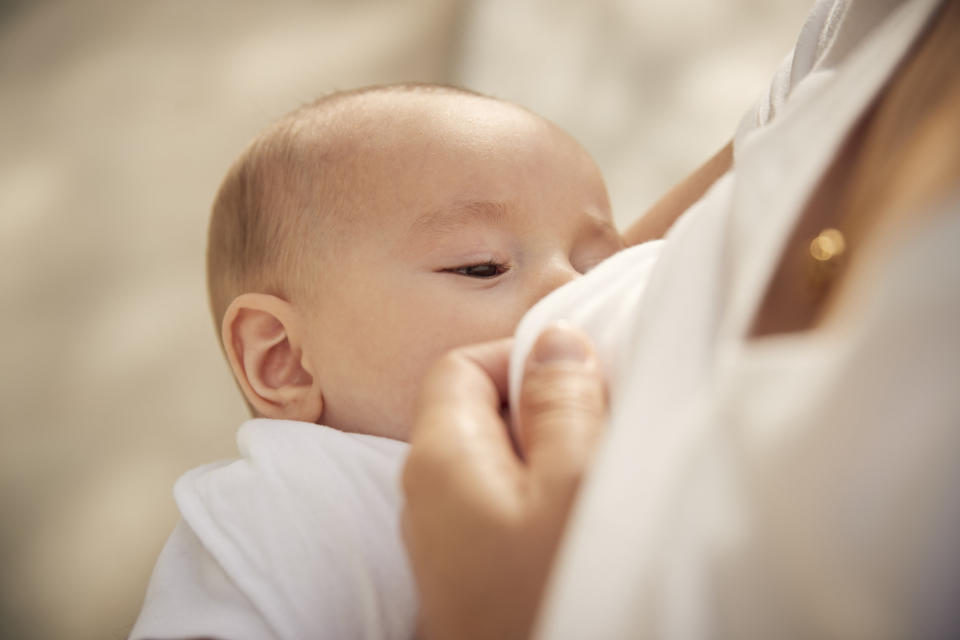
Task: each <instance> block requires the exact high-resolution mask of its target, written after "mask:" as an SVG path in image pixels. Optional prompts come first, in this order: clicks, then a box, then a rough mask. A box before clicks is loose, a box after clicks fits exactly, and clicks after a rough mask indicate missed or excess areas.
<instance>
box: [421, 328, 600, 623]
mask: <svg viewBox="0 0 960 640" xmlns="http://www.w3.org/2000/svg"><path fill="white" fill-rule="evenodd" d="M510 344H511V341H510V340H509V339H508V340H500V341H496V342H489V343H485V344H480V345H474V346H471V347H466V348H462V349H458V350H455V351H453V352H451V353H449V354H448V355H446V356H444V357H443V358H442V359H440V360H439V361H438V362H437V363H436V364H435V365H434V366H433V368H432V369H431V370H430V372H429V373H428V374H427V376H426V378H425V381H424V385H423V388H422V390H421V393H420V397H419V400H418V404H417V412H416V418H415V423H414V427H413V432H412V434H411V450H410V456H409V458H408V460H407V464H406V467H405V469H404V474H403V484H404V490H405V492H406V498H407V501H406V508H405V512H404V523H403V525H404V535H405V537H406V542H407V548H408V550H409V552H410V558H411V562H412V564H413V570H414V574H415V576H416V581H417V586H418V587H419V591H420V598H421V631H422V632H423V634H424V635H425V637H427V638H432V639H442V638H456V639H458V640H459V639H470V638H483V639H489V638H497V639H509V638H525V637H527V636H528V635H529V633H530V631H531V627H532V625H533V622H534V616H535V614H536V611H537V606H538V604H539V602H540V599H541V595H542V592H543V588H544V585H545V583H546V579H547V575H548V573H549V570H550V565H551V562H552V560H553V556H554V554H555V552H556V550H557V546H558V544H559V541H560V536H561V534H562V531H563V527H564V523H565V521H566V519H567V514H568V513H569V511H570V507H571V505H572V504H573V500H574V497H575V496H576V492H577V488H578V487H579V485H580V480H581V478H582V477H583V474H584V471H585V469H586V468H587V465H588V463H589V460H590V457H591V453H592V452H593V450H594V447H595V444H596V443H597V441H598V439H599V434H600V431H601V428H602V426H603V421H604V414H605V411H606V397H605V391H604V385H603V381H602V380H601V376H600V373H599V370H598V367H597V362H596V357H595V356H594V353H593V349H592V347H591V346H590V344H589V342H588V340H587V339H586V337H585V336H583V334H581V333H580V332H578V331H576V330H574V329H571V328H569V327H561V326H557V327H553V328H550V329H548V330H547V331H545V332H544V333H543V335H541V336H540V339H539V340H538V341H537V343H536V345H534V348H533V351H532V353H531V355H530V357H529V359H528V361H527V365H526V372H525V375H524V382H523V389H522V391H521V398H520V406H519V408H518V409H519V411H518V416H519V422H520V424H519V425H518V427H519V428H518V436H519V438H518V439H519V440H520V442H519V447H520V449H521V451H522V452H523V459H522V460H521V459H520V458H519V457H518V456H517V454H516V453H515V450H514V447H513V444H512V442H511V440H510V436H509V434H508V430H507V426H506V424H505V422H504V419H503V417H502V407H503V405H504V401H505V398H506V393H507V363H508V359H509V351H510Z"/></svg>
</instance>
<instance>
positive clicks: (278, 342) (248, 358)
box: [221, 293, 323, 422]
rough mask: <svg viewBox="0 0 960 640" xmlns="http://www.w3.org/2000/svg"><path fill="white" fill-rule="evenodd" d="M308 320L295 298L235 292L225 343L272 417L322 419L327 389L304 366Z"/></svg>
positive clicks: (237, 373)
mask: <svg viewBox="0 0 960 640" xmlns="http://www.w3.org/2000/svg"><path fill="white" fill-rule="evenodd" d="M302 325H303V323H302V321H301V318H300V315H299V313H297V310H296V309H295V308H294V307H293V305H291V304H290V303H289V302H286V301H285V300H281V299H280V298H277V297H276V296H271V295H267V294H265V293H244V294H242V295H239V296H237V297H236V298H234V300H233V302H231V303H230V306H229V307H227V311H226V313H225V314H224V316H223V325H222V327H221V331H222V336H223V347H224V350H225V351H226V354H227V360H229V362H230V368H231V369H233V375H234V377H236V379H237V383H238V384H239V385H240V389H241V390H242V391H243V394H244V395H245V396H246V398H247V401H248V402H249V403H250V405H251V406H252V407H253V408H254V410H255V411H256V412H257V413H258V414H260V415H262V416H264V417H267V418H282V419H286V420H302V421H304V422H316V421H318V420H319V419H320V414H321V413H322V411H323V395H322V394H321V393H320V389H319V385H318V384H317V382H316V380H315V378H314V377H313V376H312V375H310V372H309V371H307V369H305V368H304V358H303V339H304V338H303V327H302Z"/></svg>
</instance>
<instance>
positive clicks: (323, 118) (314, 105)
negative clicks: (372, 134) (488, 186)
mask: <svg viewBox="0 0 960 640" xmlns="http://www.w3.org/2000/svg"><path fill="white" fill-rule="evenodd" d="M411 91H418V92H447V93H460V94H464V95H472V96H478V97H486V96H482V94H478V93H476V92H473V91H469V90H467V89H461V88H458V87H452V86H446V85H437V84H420V83H404V84H392V85H380V86H373V87H364V88H361V89H354V90H350V91H340V92H336V93H332V94H329V95H326V96H324V97H322V98H319V99H318V100H315V101H313V102H311V103H309V104H306V105H304V106H302V107H300V108H299V109H296V110H294V111H292V112H291V113H289V114H287V115H286V116H284V117H283V118H281V119H280V120H279V121H277V122H276V123H274V124H273V125H271V126H270V127H268V128H267V129H266V130H264V131H263V132H262V133H261V134H260V135H258V136H257V137H256V138H255V139H254V140H253V141H252V142H251V143H250V144H249V145H248V146H247V148H246V149H245V150H244V151H243V153H241V154H240V157H239V158H237V160H236V161H235V162H234V163H233V165H232V166H231V167H230V170H229V171H228V172H227V175H226V177H225V178H224V180H223V183H222V184H221V185H220V189H219V191H218V193H217V196H216V199H215V200H214V203H213V210H212V213H211V217H210V227H209V232H208V239H207V287H208V292H209V295H210V307H211V311H212V313H213V320H214V324H215V326H216V330H217V334H218V335H220V323H221V322H222V321H223V315H224V313H225V312H226V309H227V306H229V304H230V302H231V301H232V300H233V299H234V298H236V297H237V296H238V295H240V294H242V293H246V292H259V293H269V294H272V295H276V296H278V297H281V298H284V299H290V297H291V296H293V295H297V294H298V293H300V291H299V290H298V287H300V286H302V285H303V283H304V282H306V281H307V280H308V278H306V277H305V276H304V274H302V273H300V270H301V269H302V266H301V265H302V264H303V262H304V258H305V257H306V256H308V255H315V254H310V253H309V252H310V251H311V250H313V251H314V252H315V251H316V246H315V245H316V242H317V240H318V238H320V237H322V234H323V226H324V225H323V224H322V223H323V222H324V221H329V220H330V219H331V217H336V216H335V214H337V213H338V212H339V211H340V210H342V209H349V205H350V200H349V195H350V191H351V189H352V187H353V185H355V184H356V183H357V181H358V178H359V176H357V175H355V169H354V168H353V167H352V166H351V165H352V163H351V162H350V159H351V157H352V154H351V151H352V145H351V134H352V133H354V132H352V131H351V130H350V128H351V121H350V119H349V117H343V116H344V115H347V114H349V110H350V107H351V104H352V99H353V98H357V97H360V96H364V95H369V94H374V93H390V92H411ZM321 253H322V252H321ZM321 259H322V256H321Z"/></svg>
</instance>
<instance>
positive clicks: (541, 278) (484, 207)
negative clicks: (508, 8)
mask: <svg viewBox="0 0 960 640" xmlns="http://www.w3.org/2000/svg"><path fill="white" fill-rule="evenodd" d="M360 117H361V118H368V117H369V119H370V122H371V123H373V124H374V126H373V127H372V128H371V131H376V134H375V135H369V136H365V137H364V139H363V141H362V143H361V146H362V149H361V151H360V152H359V155H358V156H356V157H357V158H358V159H359V160H358V163H359V164H358V166H359V167H361V168H359V169H357V171H359V172H361V173H362V178H361V180H360V184H358V186H357V189H359V190H360V191H358V196H359V199H358V201H359V202H361V203H362V204H361V206H358V207H356V209H358V211H357V212H356V213H355V214H354V216H353V217H352V218H350V219H349V220H346V221H345V222H344V223H341V224H342V226H343V227H344V229H343V230H342V232H338V233H337V238H338V239H337V240H336V244H335V246H334V247H332V255H333V256H334V259H333V260H328V261H326V262H332V264H330V265H326V264H325V265H324V268H323V271H322V272H321V271H320V269H319V268H318V269H317V272H316V274H315V276H313V277H314V280H315V282H316V283H317V284H316V295H315V296H314V299H313V300H312V301H310V302H309V304H307V305H306V307H305V308H304V312H305V313H306V317H307V319H308V322H309V323H310V324H309V326H310V335H309V336H308V342H307V344H306V345H305V349H306V350H309V352H310V353H309V355H310V359H311V361H312V362H313V363H315V370H316V371H317V375H318V376H319V377H320V388H321V390H322V392H323V399H324V411H323V415H322V416H321V422H323V423H324V424H327V425H330V426H333V427H336V428H339V429H343V430H345V431H355V432H361V433H372V434H376V435H383V436H388V437H392V438H398V439H406V437H407V434H408V431H409V428H410V423H411V417H412V409H413V404H414V401H415V397H416V392H417V388H418V386H419V383H420V380H421V378H422V376H423V374H424V373H425V370H426V368H427V367H428V366H429V364H430V363H431V361H433V360H434V359H435V358H436V357H437V356H439V355H441V354H442V353H443V352H445V351H447V350H449V349H451V348H453V347H456V346H460V345H464V344H470V343H474V342H480V341H484V340H489V339H493V338H499V337H504V336H509V335H512V333H513V331H514V329H515V327H516V325H517V322H518V321H519V320H520V318H521V316H522V315H523V314H524V312H525V311H527V309H529V308H530V307H531V306H532V305H533V304H534V303H535V302H537V300H539V299H540V298H541V297H543V296H544V295H545V294H547V293H549V292H550V291H552V290H553V289H555V288H556V287H558V286H560V285H562V284H564V283H565V282H568V281H569V280H571V279H572V278H575V277H577V276H578V275H580V274H582V273H584V272H586V271H587V270H589V269H590V268H592V267H593V266H594V265H596V264H597V263H599V262H600V261H601V260H603V259H604V258H607V257H608V256H610V255H611V254H613V253H615V252H616V251H617V250H619V249H620V248H621V247H622V246H623V245H622V241H621V238H620V236H619V234H618V233H617V231H616V229H615V228H614V226H613V219H612V216H611V213H610V205H609V202H608V199H607V193H606V189H605V187H604V184H603V180H602V178H601V176H600V173H599V171H598V169H597V167H596V166H595V165H594V163H593V161H592V160H591V159H590V157H589V156H588V155H587V153H586V152H585V151H584V150H583V149H582V148H581V147H580V146H579V145H578V144H577V143H576V142H575V141H574V140H573V139H572V138H571V137H570V136H568V135H567V134H565V133H564V132H562V131H561V130H559V129H557V128H556V127H554V126H553V125H551V124H549V123H547V122H545V121H543V120H541V119H539V118H537V117H535V116H533V115H531V114H529V113H527V112H525V111H523V110H521V109H519V108H517V107H514V106H511V105H507V104H502V103H499V102H496V101H493V100H489V99H483V98H474V97H470V96H462V95H446V94H429V93H420V92H413V93H403V94H395V95H389V96H386V97H385V96H375V97H374V98H371V99H370V100H369V101H368V102H366V103H364V107H363V109H362V110H361V116H360ZM381 120H383V121H389V122H391V123H392V124H391V125H389V126H382V125H381V126H379V127H377V126H375V125H376V123H377V122H379V121H381Z"/></svg>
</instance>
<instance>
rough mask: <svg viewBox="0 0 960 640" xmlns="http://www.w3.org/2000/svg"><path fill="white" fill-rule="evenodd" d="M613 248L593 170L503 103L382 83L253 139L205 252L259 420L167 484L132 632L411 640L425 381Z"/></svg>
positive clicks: (235, 367)
mask: <svg viewBox="0 0 960 640" xmlns="http://www.w3.org/2000/svg"><path fill="white" fill-rule="evenodd" d="M622 246H623V243H622V240H621V237H620V235H619V234H618V233H617V231H616V229H615V228H614V225H613V219H612V217H611V214H610V206H609V201H608V198H607V194H606V189H605V187H604V183H603V179H602V178H601V176H600V172H599V171H598V169H597V167H596V166H595V164H594V162H593V161H592V160H591V158H590V156H589V155H588V154H587V153H586V151H584V150H583V148H581V147H580V145H578V144H577V143H576V142H575V141H574V140H573V139H572V138H571V137H570V136H569V135H568V134H566V133H564V132H563V131H562V130H560V129H559V128H558V127H556V126H555V125H553V124H551V123H550V122H548V121H546V120H544V119H543V118H541V117H538V116H536V115H534V114H532V113H530V112H529V111H526V110H524V109H522V108H520V107H518V106H515V105H512V104H508V103H505V102H503V101H500V100H497V99H493V98H489V97H486V96H482V95H479V94H475V93H472V92H469V91H465V90H461V89H454V88H450V87H442V86H434V85H393V86H386V87H373V88H367V89H360V90H356V91H349V92H342V93H337V94H333V95H331V96H328V97H325V98H322V99H320V100H318V101H316V102H314V103H312V104H309V105H307V106H305V107H303V108H301V109H298V110H296V111H294V112H293V113H291V114H289V115H288V116H286V117H284V118H283V119H281V120H280V121H279V122H277V123H276V124H274V125H273V126H271V127H269V128H268V129H267V130H266V131H265V132H264V133H262V134H261V135H260V136H259V137H258V138H256V139H255V140H254V142H253V143H252V144H251V145H250V146H249V147H248V148H247V150H246V151H245V152H244V153H243V154H242V155H241V156H240V158H239V159H238V160H237V161H236V163H235V164H234V165H233V167H232V168H231V169H230V171H229V173H228V174H227V177H226V178H225V180H224V182H223V184H222V186H221V188H220V192H219V194H218V195H217V198H216V202H215V203H214V207H213V214H212V218H211V223H210V236H209V248H208V256H207V259H208V262H207V267H208V274H207V276H208V285H209V290H210V298H211V306H212V309H213V314H214V318H215V321H216V323H217V325H218V327H219V328H220V336H221V339H222V345H223V349H224V352H225V354H226V357H227V360H228V361H229V363H230V367H231V369H232V371H233V374H234V376H235V378H236V380H237V383H238V385H239V387H240V389H241V390H242V392H243V395H244V397H245V399H246V402H247V404H248V405H249V407H250V409H251V411H252V413H253V414H254V415H255V416H256V417H257V419H254V420H251V421H249V422H247V423H245V424H244V425H243V426H242V427H241V429H240V431H239V433H238V444H239V448H240V453H241V454H242V456H243V457H242V458H241V459H239V460H236V461H228V462H220V463H215V464H213V465H207V466H204V467H201V468H199V469H195V470H193V471H191V472H189V473H188V474H186V475H185V476H184V477H183V478H181V479H180V481H178V483H177V486H176V489H175V495H176V499H177V504H178V506H179V508H180V510H181V513H182V515H183V519H182V520H181V522H180V523H179V524H178V526H177V529H176V530H175V531H174V533H173V534H172V535H171V537H170V540H169V541H168V543H167V545H166V547H165V548H164V551H163V553H162V554H161V556H160V559H159V560H158V562H157V566H156V568H155V570H154V575H153V577H152V578H151V583H150V588H149V590H148V593H147V598H146V601H145V604H144V608H143V610H142V611H141V615H140V618H139V620H138V622H137V626H136V627H135V629H134V632H133V635H132V636H131V637H133V638H147V637H164V638H189V637H204V636H215V637H221V638H230V639H234V640H236V639H241V638H273V637H277V638H300V637H315V638H316V637H320V638H341V639H344V638H370V637H376V638H410V637H412V635H413V632H414V627H415V617H416V597H415V592H414V588H413V582H412V578H411V577H410V574H409V570H408V568H407V565H406V560H405V557H404V553H403V546H402V542H401V540H400V535H399V530H398V514H399V511H400V498H399V492H398V489H397V486H396V484H397V475H398V473H399V469H400V465H401V464H402V459H403V455H404V453H405V450H406V445H405V443H404V442H403V440H405V439H406V437H407V434H408V432H409V429H410V424H411V420H412V413H413V402H414V399H415V396H416V391H417V387H418V384H419V382H420V380H421V377H422V375H423V374H424V372H425V370H426V368H427V366H428V365H429V364H430V362H431V361H432V360H433V359H434V358H436V357H437V356H439V355H440V354H442V353H443V352H445V351H447V350H449V349H450V348H453V347H456V346H460V345H463V344H468V343H473V342H479V341H484V340H488V339H492V338H498V337H503V336H508V335H511V334H512V333H513V331H514V329H515V328H516V325H517V322H518V321H519V319H520V318H521V316H523V314H524V313H525V312H526V311H527V309H529V308H530V307H531V306H532V305H533V304H534V303H535V302H537V300H539V299H540V298H542V297H543V296H544V295H545V294H546V293H548V292H550V291H551V290H553V289H555V288H556V287H558V286H560V285H561V284H564V283H566V282H568V281H570V280H571V279H573V278H575V277H576V276H577V275H579V274H581V273H584V272H585V271H587V270H588V269H590V268H592V267H593V266H594V265H596V264H597V263H599V262H601V261H602V260H604V259H605V258H607V257H608V256H610V255H611V254H613V253H615V252H616V251H618V250H619V249H620V248H621V247H622ZM321 425H323V426H321Z"/></svg>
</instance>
